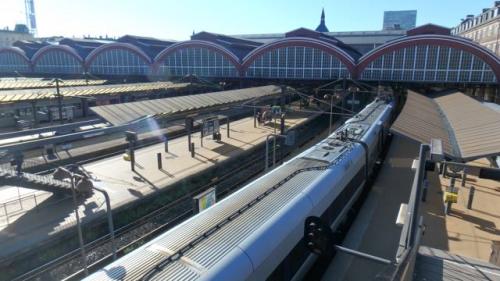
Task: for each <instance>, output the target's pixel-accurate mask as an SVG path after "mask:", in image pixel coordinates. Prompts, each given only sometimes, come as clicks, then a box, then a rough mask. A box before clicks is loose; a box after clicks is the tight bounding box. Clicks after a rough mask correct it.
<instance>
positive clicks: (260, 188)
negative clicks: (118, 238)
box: [85, 98, 393, 280]
mask: <svg viewBox="0 0 500 281" xmlns="http://www.w3.org/2000/svg"><path fill="white" fill-rule="evenodd" d="M392 112H393V103H392V101H391V100H390V98H377V99H376V100H375V101H374V102H372V103H370V104H369V105H368V106H367V107H366V108H364V109H363V110H362V111H361V112H360V113H359V114H357V115H356V116H354V117H353V118H351V119H349V120H348V121H347V122H346V123H345V124H344V125H343V126H341V127H340V128H339V129H337V130H336V131H335V132H334V133H333V134H331V135H330V136H329V137H328V138H326V139H324V140H322V141H321V142H319V143H318V144H316V145H315V146H313V147H311V148H310V149H307V150H306V151H304V152H303V153H301V154H299V155H297V156H296V157H294V158H293V159H291V160H290V161H288V162H285V163H284V164H282V165H281V166H279V167H277V168H276V169H274V170H272V171H270V172H269V173H267V174H265V175H263V176H262V177H260V178H258V179H257V180H255V181H253V182H251V183H249V184H248V185H246V186H245V187H243V188H241V189H240V190H238V191H237V192H235V193H234V194H232V195H230V196H228V197H226V198H225V199H223V200H221V201H220V202H218V203H217V204H215V205H214V206H213V207H210V208H208V209H206V210H204V211H202V212H201V213H199V214H197V215H196V216H194V217H192V218H190V219H188V220H187V221H185V222H183V223H181V224H180V225H178V226H176V227H174V228H173V229H171V230H169V231H167V232H165V233H164V234H162V235H160V236H159V237H157V238H155V239H154V240H152V241H150V242H149V243H147V244H145V245H143V246H141V247H140V248H139V249H137V250H135V251H133V252H131V253H130V254H128V255H126V256H124V257H122V258H120V259H118V260H117V261H115V262H113V263H112V264H110V265H108V266H106V267H105V268H103V269H101V270H100V271H98V272H96V273H94V274H92V275H90V276H89V277H87V279H85V280H265V279H271V280H291V279H300V277H301V276H303V274H304V272H307V270H308V267H309V266H310V265H311V260H314V256H313V254H311V253H310V252H309V251H308V250H307V248H306V246H305V245H304V244H305V243H304V242H303V235H304V234H303V233H304V221H305V219H306V218H307V217H309V216H319V217H321V218H322V219H323V220H324V221H325V222H327V223H329V224H330V225H331V227H332V229H334V230H335V229H336V228H337V227H338V225H339V224H340V222H342V220H343V219H344V218H345V217H346V215H347V211H348V210H349V209H350V208H351V206H352V204H353V203H354V202H355V201H356V199H357V198H358V196H359V194H360V193H361V190H362V187H363V185H364V183H365V182H366V180H367V175H368V173H369V171H371V170H372V166H373V165H374V163H375V161H376V158H377V155H378V154H379V153H380V152H381V149H382V147H383V143H384V141H385V138H386V134H387V132H388V130H387V128H388V125H389V124H388V123H389V122H390V119H391V118H390V117H391V114H392ZM341 137H342V138H341ZM365 148H367V151H365ZM365 168H366V170H365Z"/></svg>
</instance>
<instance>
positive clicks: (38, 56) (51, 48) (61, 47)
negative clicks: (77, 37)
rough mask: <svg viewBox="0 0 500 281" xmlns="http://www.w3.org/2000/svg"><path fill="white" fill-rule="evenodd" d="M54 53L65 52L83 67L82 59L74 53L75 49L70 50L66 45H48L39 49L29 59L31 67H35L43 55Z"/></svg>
mask: <svg viewBox="0 0 500 281" xmlns="http://www.w3.org/2000/svg"><path fill="white" fill-rule="evenodd" d="M55 51H62V52H65V53H67V54H69V55H71V56H72V57H74V58H75V59H77V60H78V61H79V62H80V64H81V65H82V67H83V58H82V57H81V56H80V54H78V52H77V51H75V49H73V48H71V47H70V46H66V45H49V46H45V47H43V48H40V50H38V51H37V52H36V53H35V54H34V55H33V57H32V58H31V62H32V63H33V67H35V66H36V65H37V63H38V61H39V60H40V59H41V58H42V57H43V56H44V55H45V54H47V53H50V52H55Z"/></svg>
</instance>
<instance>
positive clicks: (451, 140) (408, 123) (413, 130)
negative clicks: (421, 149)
mask: <svg viewBox="0 0 500 281" xmlns="http://www.w3.org/2000/svg"><path fill="white" fill-rule="evenodd" d="M391 131H392V132H394V133H396V134H399V135H403V136H406V137H409V138H411V139H414V140H416V141H419V142H421V143H429V142H430V140H431V138H436V139H441V141H442V144H443V152H444V154H445V155H446V156H447V157H449V158H452V159H454V160H456V161H464V162H465V161H471V160H474V159H478V158H483V157H489V156H496V155H500V113H498V112H496V111H495V110H493V109H491V108H489V107H487V106H485V105H483V104H481V103H480V102H478V101H476V100H475V99H473V98H471V97H469V96H467V95H465V94H463V93H460V92H451V93H447V94H442V95H438V96H433V97H427V96H424V95H421V94H418V93H416V92H413V91H408V97H407V100H406V104H405V106H404V108H403V110H402V112H401V113H400V115H399V117H398V118H397V120H396V121H395V122H394V124H393V125H392V127H391Z"/></svg>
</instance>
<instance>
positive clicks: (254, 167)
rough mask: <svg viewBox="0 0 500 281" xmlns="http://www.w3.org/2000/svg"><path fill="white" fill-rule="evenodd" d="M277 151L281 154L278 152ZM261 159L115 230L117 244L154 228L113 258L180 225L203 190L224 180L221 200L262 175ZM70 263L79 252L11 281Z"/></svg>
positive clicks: (97, 243)
mask: <svg viewBox="0 0 500 281" xmlns="http://www.w3.org/2000/svg"><path fill="white" fill-rule="evenodd" d="M309 140H310V138H304V139H303V140H302V143H306V142H308V141H309ZM296 146H299V145H296ZM278 150H281V148H279V149H278ZM271 153H272V151H271ZM289 153H290V152H286V153H285V154H284V155H283V157H286V156H287V155H288V154H289ZM264 157H265V156H264V155H262V154H260V153H258V154H255V155H254V156H252V157H251V158H250V159H249V161H248V162H246V163H245V165H241V166H239V167H238V168H237V169H235V170H231V171H230V172H227V173H226V174H224V175H222V176H219V177H218V179H217V181H216V182H211V183H208V184H206V185H204V186H201V187H199V188H197V189H196V190H193V191H191V192H189V193H187V194H185V195H184V196H182V197H179V198H177V199H176V200H174V201H172V202H170V203H168V204H166V205H164V206H162V207H160V208H158V209H156V210H154V211H153V212H151V213H149V214H147V215H145V216H143V217H140V218H138V219H136V220H135V221H133V222H131V223H129V224H127V225H124V226H122V227H120V228H117V229H116V230H115V236H116V237H115V239H116V241H117V242H120V241H126V239H123V237H124V235H126V234H128V233H129V232H131V231H132V230H134V229H139V228H141V227H143V226H146V225H147V224H154V225H155V226H156V227H155V228H154V229H152V230H151V231H149V232H148V233H146V234H144V235H142V236H141V237H139V238H137V239H135V240H133V241H132V242H129V243H126V244H124V245H123V244H122V245H117V246H118V250H117V256H118V257H120V256H123V255H125V254H126V253H127V252H129V251H130V250H131V249H133V248H136V247H138V246H140V245H142V244H143V243H144V242H147V241H149V240H151V239H152V238H154V237H155V236H157V235H158V234H160V233H163V232H164V231H166V230H168V229H169V228H171V227H173V226H175V225H176V224H177V223H179V222H182V221H183V220H185V219H187V218H188V217H190V216H191V215H192V214H193V208H192V207H193V205H192V197H193V196H194V195H196V194H198V193H200V192H202V191H204V190H206V189H207V188H209V187H212V186H213V185H214V184H217V185H220V183H221V182H223V181H226V180H227V181H230V184H229V185H228V187H226V188H224V189H218V190H217V197H218V198H224V197H226V196H228V195H229V194H231V193H232V192H233V191H235V190H237V189H238V188H240V187H241V186H242V185H243V184H244V183H245V182H247V181H248V180H249V179H251V178H253V177H255V176H257V175H258V174H260V173H261V172H262V171H263V166H262V164H261V163H262V161H263V160H264ZM243 171H249V173H246V174H245V175H244V176H242V177H241V178H242V179H239V180H236V181H235V182H233V181H232V180H231V178H232V176H234V175H235V174H239V173H240V172H243ZM180 207H181V208H183V209H182V210H181V211H179V212H178V213H181V214H180V215H177V216H173V215H172V214H170V212H171V210H175V209H179V208H180ZM165 217H169V218H170V219H167V220H165ZM172 217H173V218H172ZM108 243H110V235H109V234H106V235H104V236H101V237H100V238H98V239H96V240H93V241H91V242H89V243H87V244H85V248H86V250H87V253H91V252H93V251H94V250H96V249H97V248H99V247H103V246H104V245H106V244H108ZM72 260H80V252H79V249H75V250H72V251H71V252H68V253H66V254H65V255H63V256H60V257H58V258H56V259H54V260H52V261H50V262H48V263H46V264H43V265H41V266H39V267H37V268H35V269H32V270H30V271H29V272H26V273H24V274H22V275H20V276H18V277H15V278H14V279H13V281H21V280H39V279H38V278H41V279H44V278H43V276H44V274H48V273H49V272H51V271H53V270H55V269H57V268H59V267H61V266H63V265H65V264H67V263H69V262H70V261H72ZM111 260H112V254H111V252H109V253H108V254H107V255H106V256H105V257H103V258H100V259H98V260H96V261H91V263H90V264H89V271H91V272H92V271H94V270H97V269H99V268H101V267H102V266H104V265H105V264H106V263H108V262H110V261H111ZM83 277H84V274H83V269H79V270H77V271H76V272H75V273H74V274H73V275H71V276H70V277H68V279H70V280H78V279H80V278H83Z"/></svg>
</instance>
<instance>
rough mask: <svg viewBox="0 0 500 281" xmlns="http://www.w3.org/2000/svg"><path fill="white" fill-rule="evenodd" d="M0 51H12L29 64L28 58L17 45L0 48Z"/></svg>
mask: <svg viewBox="0 0 500 281" xmlns="http://www.w3.org/2000/svg"><path fill="white" fill-rule="evenodd" d="M0 53H14V54H16V55H18V56H20V57H21V58H22V59H23V60H24V61H25V62H26V63H27V64H28V66H30V59H29V58H28V57H27V56H26V54H25V53H24V51H23V50H22V49H20V48H18V47H6V48H0Z"/></svg>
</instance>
